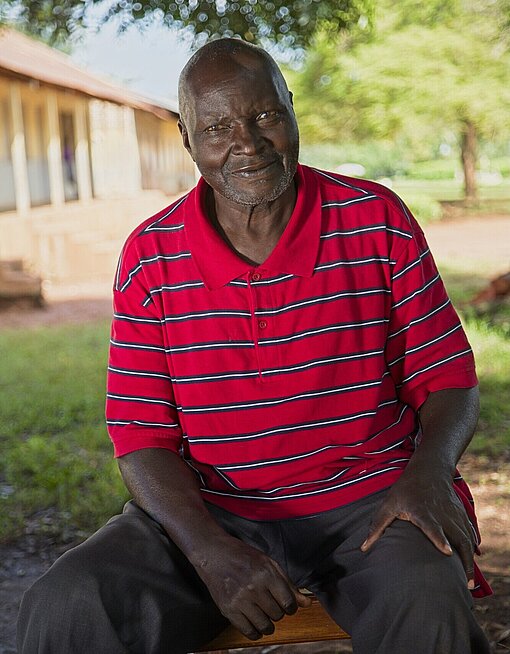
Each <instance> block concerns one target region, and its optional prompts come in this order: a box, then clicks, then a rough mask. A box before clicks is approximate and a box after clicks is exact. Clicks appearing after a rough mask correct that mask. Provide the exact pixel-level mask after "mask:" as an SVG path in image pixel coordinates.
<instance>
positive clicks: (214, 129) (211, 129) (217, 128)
mask: <svg viewBox="0 0 510 654" xmlns="http://www.w3.org/2000/svg"><path fill="white" fill-rule="evenodd" d="M224 129H227V126H226V125H209V127H206V128H205V130H204V132H220V131H221V130H224Z"/></svg>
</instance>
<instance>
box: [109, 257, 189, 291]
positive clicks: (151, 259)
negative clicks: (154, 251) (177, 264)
mask: <svg viewBox="0 0 510 654" xmlns="http://www.w3.org/2000/svg"><path fill="white" fill-rule="evenodd" d="M190 258H191V252H179V253H178V254H158V255H156V256H154V257H149V258H148V259H140V261H139V262H138V265H137V266H136V267H135V268H133V270H131V271H130V272H129V274H128V278H127V279H126V281H125V282H124V284H123V285H122V287H121V289H120V291H121V292H124V291H125V290H126V288H127V287H128V286H129V284H130V283H131V282H132V280H133V277H134V276H135V275H136V274H137V273H139V272H140V270H142V268H143V266H145V264H150V263H155V262H156V261H175V260H177V259H190Z"/></svg>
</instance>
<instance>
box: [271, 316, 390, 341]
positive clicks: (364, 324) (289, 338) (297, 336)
mask: <svg viewBox="0 0 510 654" xmlns="http://www.w3.org/2000/svg"><path fill="white" fill-rule="evenodd" d="M387 322H389V320H388V319H387V318H381V319H380V320H367V321H366V322H351V323H347V324H344V325H343V324H338V325H328V327H321V328H319V329H311V330H310V331H307V332H302V333H301V334H292V335H291V336H283V337H282V338H268V339H261V340H260V341H259V345H273V344H275V343H287V342H288V341H295V340H298V339H300V338H306V337H307V336H315V335H316V334H323V333H325V332H332V331H337V330H342V329H352V328H353V327H368V326H371V325H381V324H384V323H387Z"/></svg>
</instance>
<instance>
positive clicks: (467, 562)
mask: <svg viewBox="0 0 510 654" xmlns="http://www.w3.org/2000/svg"><path fill="white" fill-rule="evenodd" d="M455 549H456V550H457V552H458V553H459V556H460V560H461V561H462V566H463V567H464V571H465V573H466V578H467V580H468V588H469V589H470V590H473V588H474V587H475V564H474V560H473V543H472V542H471V540H470V539H469V538H467V537H466V538H464V539H463V540H462V542H461V543H460V544H459V545H456V547H455Z"/></svg>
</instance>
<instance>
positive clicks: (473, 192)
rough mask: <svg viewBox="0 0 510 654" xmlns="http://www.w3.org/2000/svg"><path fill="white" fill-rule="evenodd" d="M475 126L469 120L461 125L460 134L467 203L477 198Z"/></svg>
mask: <svg viewBox="0 0 510 654" xmlns="http://www.w3.org/2000/svg"><path fill="white" fill-rule="evenodd" d="M476 146H477V134H476V127H475V126H474V125H473V123H472V122H471V121H469V120H466V121H465V122H464V125H463V129H462V134H461V158H462V170H463V172H464V193H465V200H466V203H468V204H474V203H475V202H476V201H477V199H478V188H477V185H476Z"/></svg>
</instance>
